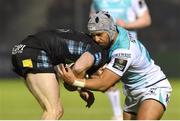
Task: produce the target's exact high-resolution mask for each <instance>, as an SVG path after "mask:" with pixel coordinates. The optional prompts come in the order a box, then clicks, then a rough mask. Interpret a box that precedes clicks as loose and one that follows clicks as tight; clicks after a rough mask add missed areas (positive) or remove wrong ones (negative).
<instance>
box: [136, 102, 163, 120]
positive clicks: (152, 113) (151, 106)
mask: <svg viewBox="0 0 180 121" xmlns="http://www.w3.org/2000/svg"><path fill="white" fill-rule="evenodd" d="M163 113H164V107H163V105H162V104H161V103H160V102H158V101H157V100H154V99H147V100H144V101H143V102H142V103H141V104H140V107H139V110H138V114H137V120H147V119H148V120H159V119H161V117H162V115H163Z"/></svg>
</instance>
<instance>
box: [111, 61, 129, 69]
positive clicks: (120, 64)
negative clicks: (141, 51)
mask: <svg viewBox="0 0 180 121" xmlns="http://www.w3.org/2000/svg"><path fill="white" fill-rule="evenodd" d="M126 65H127V60H123V59H120V58H115V60H114V64H113V67H114V68H116V69H118V70H120V71H124V69H125V67H126Z"/></svg>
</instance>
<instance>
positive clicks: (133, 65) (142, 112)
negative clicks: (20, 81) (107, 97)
mask: <svg viewBox="0 0 180 121" xmlns="http://www.w3.org/2000/svg"><path fill="white" fill-rule="evenodd" d="M88 30H89V32H90V33H91V35H92V37H93V38H94V40H95V42H97V43H98V44H99V45H101V46H103V47H105V48H106V49H108V50H109V62H108V63H107V65H106V67H105V68H104V69H103V72H102V73H101V74H100V75H99V76H98V77H97V76H96V78H91V79H79V78H77V77H76V76H75V75H74V74H73V73H72V71H71V69H70V68H67V70H66V69H65V68H64V66H63V65H61V70H60V74H61V77H62V78H63V79H64V81H65V82H67V83H68V84H71V85H74V86H78V87H83V88H87V89H91V90H97V91H98V90H99V91H106V90H108V89H109V88H110V87H111V86H113V85H114V84H115V83H117V82H118V81H119V80H121V81H122V82H123V84H124V94H125V96H126V98H125V104H124V109H123V119H124V120H135V119H136V120H159V119H161V117H162V116H163V114H164V112H165V110H166V108H167V105H168V102H169V97H170V94H171V91H172V88H171V85H170V83H169V81H168V79H167V77H166V75H165V74H164V73H163V71H162V70H161V68H160V67H159V66H158V65H156V64H155V63H154V61H153V59H152V58H151V57H150V55H149V53H148V51H147V50H146V48H145V47H144V46H143V44H142V43H141V42H140V41H138V40H137V39H135V38H134V37H133V36H131V34H130V33H129V32H128V31H127V30H125V29H123V28H120V27H119V28H117V27H116V25H115V23H114V21H113V19H112V17H111V16H110V15H109V13H108V12H105V11H100V12H98V13H95V14H92V15H91V16H90V19H89V22H88Z"/></svg>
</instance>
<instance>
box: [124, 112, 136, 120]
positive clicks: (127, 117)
mask: <svg viewBox="0 0 180 121" xmlns="http://www.w3.org/2000/svg"><path fill="white" fill-rule="evenodd" d="M123 120H136V115H133V114H131V113H127V112H123Z"/></svg>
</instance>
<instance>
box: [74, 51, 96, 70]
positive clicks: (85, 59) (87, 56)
mask: <svg viewBox="0 0 180 121" xmlns="http://www.w3.org/2000/svg"><path fill="white" fill-rule="evenodd" d="M93 63H94V56H93V55H92V54H91V53H89V52H85V53H83V54H82V55H81V56H80V58H78V60H77V61H76V62H75V63H74V65H73V67H72V69H73V72H75V73H76V74H85V72H86V71H87V70H88V69H89V68H90V67H91V66H92V65H93Z"/></svg>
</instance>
